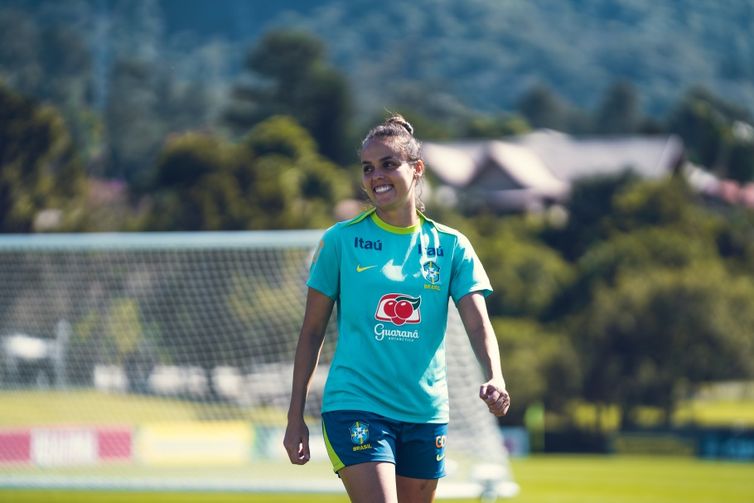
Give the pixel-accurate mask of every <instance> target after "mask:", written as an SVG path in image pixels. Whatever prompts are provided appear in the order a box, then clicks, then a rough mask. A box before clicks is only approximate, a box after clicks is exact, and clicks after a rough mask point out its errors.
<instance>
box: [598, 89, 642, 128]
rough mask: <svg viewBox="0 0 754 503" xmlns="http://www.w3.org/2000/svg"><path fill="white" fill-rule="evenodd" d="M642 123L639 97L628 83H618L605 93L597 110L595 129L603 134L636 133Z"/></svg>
mask: <svg viewBox="0 0 754 503" xmlns="http://www.w3.org/2000/svg"><path fill="white" fill-rule="evenodd" d="M640 123H641V110H640V108H639V96H638V94H637V92H636V88H635V87H634V86H633V85H632V84H631V83H630V82H627V81H620V82H616V83H615V84H613V85H612V86H610V88H609V89H608V90H607V92H606V93H605V96H604V97H603V99H602V102H601V103H600V105H599V107H598V108H597V111H596V114H595V118H594V127H595V129H596V130H597V132H599V133H602V134H631V133H635V132H636V131H637V130H638V128H639V125H640Z"/></svg>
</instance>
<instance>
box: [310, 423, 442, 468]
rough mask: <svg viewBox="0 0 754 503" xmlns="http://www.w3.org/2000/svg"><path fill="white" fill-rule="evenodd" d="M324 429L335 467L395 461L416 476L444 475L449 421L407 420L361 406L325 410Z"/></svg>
mask: <svg viewBox="0 0 754 503" xmlns="http://www.w3.org/2000/svg"><path fill="white" fill-rule="evenodd" d="M322 432H323V433H324V436H325V445H326V447H327V453H328V455H329V456H330V461H332V465H333V470H334V471H335V473H338V472H339V471H340V470H341V469H342V468H344V467H346V466H351V465H357V464H359V463H367V462H371V461H384V462H388V463H393V464H394V465H395V473H396V474H397V475H401V476H403V477H411V478H415V479H439V478H440V477H444V476H445V443H446V442H447V435H448V425H447V423H445V424H436V423H405V422H402V421H394V420H392V419H389V418H386V417H384V416H380V415H379V414H373V413H371V412H363V411H358V410H338V411H332V412H325V413H323V414H322Z"/></svg>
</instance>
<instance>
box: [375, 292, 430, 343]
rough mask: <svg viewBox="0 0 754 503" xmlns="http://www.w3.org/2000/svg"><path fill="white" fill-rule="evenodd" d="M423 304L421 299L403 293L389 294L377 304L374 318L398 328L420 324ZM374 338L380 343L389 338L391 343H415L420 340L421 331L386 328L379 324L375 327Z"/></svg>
mask: <svg viewBox="0 0 754 503" xmlns="http://www.w3.org/2000/svg"><path fill="white" fill-rule="evenodd" d="M421 302H422V298H421V297H412V296H410V295H406V294H403V293H388V294H387V295H383V296H382V298H381V299H380V301H379V303H378V304H377V312H376V313H375V314H374V317H375V318H376V319H378V320H380V321H389V322H390V323H392V324H393V325H398V326H401V325H403V324H405V323H409V324H415V323H420V322H421V312H420V311H419V305H420V304H421ZM374 338H375V339H376V340H378V341H381V340H383V339H385V338H387V339H388V340H391V341H403V342H414V341H416V340H418V339H419V331H418V330H405V329H404V330H401V329H397V328H389V327H385V324H384V323H377V324H376V325H375V326H374Z"/></svg>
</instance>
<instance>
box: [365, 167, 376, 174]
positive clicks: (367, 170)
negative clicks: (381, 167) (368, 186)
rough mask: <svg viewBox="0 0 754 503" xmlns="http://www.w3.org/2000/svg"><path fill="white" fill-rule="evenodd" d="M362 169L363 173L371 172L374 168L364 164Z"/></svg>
mask: <svg viewBox="0 0 754 503" xmlns="http://www.w3.org/2000/svg"><path fill="white" fill-rule="evenodd" d="M363 169H364V173H371V172H372V170H373V169H374V168H373V167H372V166H364V167H363Z"/></svg>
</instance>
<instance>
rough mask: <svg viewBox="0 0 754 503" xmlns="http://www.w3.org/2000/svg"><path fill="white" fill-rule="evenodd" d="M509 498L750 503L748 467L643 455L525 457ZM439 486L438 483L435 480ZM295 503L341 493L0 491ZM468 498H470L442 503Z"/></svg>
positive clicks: (147, 501)
mask: <svg viewBox="0 0 754 503" xmlns="http://www.w3.org/2000/svg"><path fill="white" fill-rule="evenodd" d="M513 470H514V475H515V478H516V481H517V482H518V483H519V484H520V486H521V493H520V494H519V495H518V496H517V497H515V498H513V499H511V500H509V501H511V503H671V502H672V503H751V502H752V501H754V465H752V464H750V463H723V462H709V461H702V460H698V459H695V458H677V457H661V456H660V457H658V456H655V457H649V456H552V455H548V456H532V457H529V458H524V459H514V460H513ZM441 483H442V482H441ZM133 501H138V502H140V503H178V502H181V503H200V502H201V503H242V502H243V503H294V502H296V503H298V502H302V501H307V502H313V503H319V502H334V503H336V502H346V501H347V499H346V498H345V497H344V496H322V495H302V494H294V495H282V494H281V495H274V494H248V493H229V494H225V493H217V492H216V493H141V492H108V491H99V492H82V491H70V492H60V491H40V490H3V489H0V502H3V503H6V502H7V503H11V502H13V503H43V502H44V503H105V502H108V503H110V502H112V503H126V502H129V503H130V502H133ZM442 501H446V502H448V503H461V502H466V503H470V502H471V501H473V500H442Z"/></svg>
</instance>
